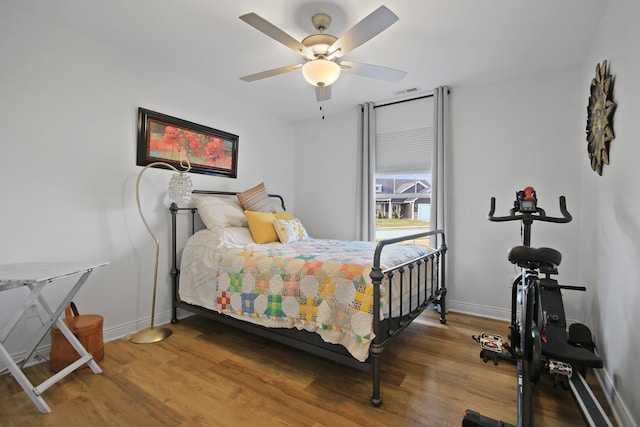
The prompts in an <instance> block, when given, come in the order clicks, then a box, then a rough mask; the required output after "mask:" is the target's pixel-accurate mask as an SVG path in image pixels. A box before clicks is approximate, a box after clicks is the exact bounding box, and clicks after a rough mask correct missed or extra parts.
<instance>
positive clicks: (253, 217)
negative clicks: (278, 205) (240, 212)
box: [244, 211, 294, 243]
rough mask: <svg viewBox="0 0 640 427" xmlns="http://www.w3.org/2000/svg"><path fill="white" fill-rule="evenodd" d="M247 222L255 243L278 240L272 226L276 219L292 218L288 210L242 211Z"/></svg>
mask: <svg viewBox="0 0 640 427" xmlns="http://www.w3.org/2000/svg"><path fill="white" fill-rule="evenodd" d="M244 214H245V216H246V217H247V222H249V231H251V237H253V241H254V242H256V243H272V242H277V241H278V234H277V233H276V229H275V228H274V226H273V221H274V220H276V219H293V218H294V216H293V215H291V214H290V213H289V212H275V213H274V212H255V211H244Z"/></svg>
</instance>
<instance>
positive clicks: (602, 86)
mask: <svg viewBox="0 0 640 427" xmlns="http://www.w3.org/2000/svg"><path fill="white" fill-rule="evenodd" d="M612 92H613V78H612V77H611V74H609V71H608V70H607V61H604V62H603V63H602V65H600V64H598V65H596V76H595V78H594V79H593V80H592V81H591V96H590V97H589V105H588V106H587V151H588V152H589V159H590V160H591V169H593V170H594V171H596V172H597V173H598V175H602V166H603V165H605V164H607V165H608V164H609V142H610V141H611V140H612V139H613V138H615V135H614V134H613V113H614V111H615V108H616V103H615V102H613V100H612V98H613V93H612Z"/></svg>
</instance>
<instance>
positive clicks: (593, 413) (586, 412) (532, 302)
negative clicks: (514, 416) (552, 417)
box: [462, 187, 611, 427]
mask: <svg viewBox="0 0 640 427" xmlns="http://www.w3.org/2000/svg"><path fill="white" fill-rule="evenodd" d="M559 204H560V212H561V214H562V217H552V216H548V215H547V214H546V212H545V211H544V209H542V208H540V207H538V206H537V197H536V192H535V190H534V189H533V187H526V188H525V189H524V190H523V191H518V192H516V200H515V202H514V207H513V208H512V209H511V210H510V211H509V215H507V216H494V212H495V198H494V197H492V198H491V210H490V212H489V220H490V221H493V222H505V221H521V222H522V245H520V246H515V247H513V248H511V250H510V251H509V254H508V259H509V262H511V263H512V264H514V265H517V266H518V267H520V274H519V275H518V277H516V279H515V280H514V281H513V285H512V292H511V324H510V326H509V336H508V338H509V342H508V343H507V342H503V341H502V337H501V336H499V335H495V334H486V333H484V334H482V335H480V336H479V337H474V338H476V340H478V341H479V342H480V344H481V347H482V350H481V352H480V357H481V358H482V359H483V361H485V362H487V361H489V360H492V361H493V362H494V364H498V363H499V362H500V361H506V362H511V363H515V364H517V376H518V387H517V392H518V424H517V425H518V427H531V426H533V425H534V421H533V414H534V409H533V385H534V384H535V383H536V382H537V381H538V380H539V378H540V375H541V374H542V373H543V372H544V373H548V374H550V375H551V376H552V377H553V378H554V382H555V384H556V385H560V386H562V387H564V388H567V389H571V392H572V393H573V396H574V398H575V400H576V402H577V404H578V406H579V407H580V410H581V412H582V414H583V417H584V419H585V421H586V422H587V424H588V425H589V426H598V427H600V426H611V423H610V422H609V419H608V417H607V415H606V413H605V412H604V410H603V409H602V407H601V406H600V404H599V403H598V401H597V399H596V398H595V396H594V395H593V393H592V392H591V389H590V388H589V386H588V385H587V383H586V381H585V379H584V376H585V375H586V372H587V369H588V368H602V366H603V364H602V359H600V357H598V356H597V355H596V354H595V353H594V348H595V345H594V343H593V341H592V339H591V331H590V330H589V328H588V327H587V326H585V325H583V324H580V323H574V324H572V325H571V326H570V327H569V329H568V333H567V322H566V317H565V312H564V304H563V301H562V292H561V291H562V290H577V291H585V290H586V288H585V287H583V286H566V285H560V284H559V283H558V281H557V280H555V279H553V278H552V276H554V275H557V274H558V266H559V265H560V262H561V260H562V255H561V253H560V252H558V251H557V250H555V249H551V248H545V247H540V248H533V247H531V226H532V224H533V222H535V221H542V222H552V223H568V222H570V221H571V220H572V217H571V214H570V213H569V212H568V211H567V208H566V201H565V198H564V196H560V199H559ZM518 308H519V310H518ZM462 425H463V427H487V426H496V427H497V426H512V424H509V423H506V422H504V421H498V420H494V419H491V418H488V417H485V416H483V415H481V414H479V413H477V412H475V411H472V410H469V409H467V411H465V415H464V419H463V422H462Z"/></svg>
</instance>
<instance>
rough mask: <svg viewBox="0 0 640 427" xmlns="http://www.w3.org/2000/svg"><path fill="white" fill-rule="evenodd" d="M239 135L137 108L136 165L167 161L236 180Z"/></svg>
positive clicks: (196, 171)
mask: <svg viewBox="0 0 640 427" xmlns="http://www.w3.org/2000/svg"><path fill="white" fill-rule="evenodd" d="M238 139H239V137H238V135H234V134H232V133H229V132H224V131H221V130H218V129H214V128H210V127H207V126H203V125H199V124H197V123H192V122H189V121H187V120H183V119H178V118H176V117H171V116H168V115H166V114H162V113H158V112H155V111H151V110H147V109H145V108H142V107H140V108H138V151H137V161H136V164H137V165H138V166H147V165H149V164H151V163H154V162H166V163H169V164H171V165H173V166H175V167H177V168H181V162H182V163H183V164H184V163H185V162H186V161H187V160H188V161H189V163H190V164H191V170H190V172H193V173H201V174H205V175H217V176H225V177H228V178H236V177H237V175H238Z"/></svg>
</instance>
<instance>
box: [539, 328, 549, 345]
mask: <svg viewBox="0 0 640 427" xmlns="http://www.w3.org/2000/svg"><path fill="white" fill-rule="evenodd" d="M540 338H541V339H542V341H544V342H545V343H546V342H547V330H546V329H543V330H542V331H540Z"/></svg>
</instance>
